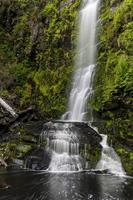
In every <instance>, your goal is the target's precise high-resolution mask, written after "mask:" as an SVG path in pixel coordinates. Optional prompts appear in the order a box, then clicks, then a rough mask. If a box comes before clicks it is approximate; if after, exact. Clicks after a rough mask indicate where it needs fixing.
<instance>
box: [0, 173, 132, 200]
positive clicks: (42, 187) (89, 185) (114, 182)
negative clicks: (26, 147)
mask: <svg viewBox="0 0 133 200" xmlns="http://www.w3.org/2000/svg"><path fill="white" fill-rule="evenodd" d="M132 188H133V178H132V177H117V176H112V175H107V174H96V173H92V172H75V173H72V172H71V173H49V172H46V171H39V172H36V171H12V172H3V173H1V174H0V200H88V199H91V200H132V199H133V191H132Z"/></svg>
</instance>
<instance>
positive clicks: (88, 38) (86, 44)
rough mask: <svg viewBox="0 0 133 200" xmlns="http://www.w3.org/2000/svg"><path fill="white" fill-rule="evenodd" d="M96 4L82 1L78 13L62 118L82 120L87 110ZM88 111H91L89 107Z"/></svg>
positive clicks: (90, 1) (92, 66) (92, 73)
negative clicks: (71, 72)
mask: <svg viewBox="0 0 133 200" xmlns="http://www.w3.org/2000/svg"><path fill="white" fill-rule="evenodd" d="M84 4H85V5H84ZM98 5H99V0H95V1H94V0H88V1H83V6H82V9H81V11H80V13H79V36H78V41H77V50H76V57H75V68H76V72H75V74H74V77H73V87H72V90H71V92H70V97H69V105H68V112H67V114H65V115H64V116H63V117H64V119H67V120H70V121H83V120H84V116H85V114H86V111H87V110H86V103H87V100H88V99H89V98H91V95H92V93H93V89H92V81H93V75H94V71H95V53H96V25H97V15H98ZM89 112H91V109H90V110H89ZM90 114H91V113H90ZM66 116H67V117H66Z"/></svg>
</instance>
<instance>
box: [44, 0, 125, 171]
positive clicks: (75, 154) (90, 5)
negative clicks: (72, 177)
mask: <svg viewBox="0 0 133 200" xmlns="http://www.w3.org/2000/svg"><path fill="white" fill-rule="evenodd" d="M98 4H99V0H86V1H83V6H82V9H81V11H80V13H79V37H78V42H77V53H76V60H75V65H76V72H75V74H74V80H73V88H72V90H71V92H70V98H69V107H68V112H67V113H66V114H65V115H64V116H63V119H65V120H66V119H67V120H69V121H79V122H81V121H83V120H84V115H85V114H86V102H87V100H88V99H89V98H91V95H92V93H93V89H92V81H93V75H94V71H95V53H96V25H97V14H98ZM89 112H90V113H89V114H90V119H91V120H92V116H91V108H90V109H89ZM62 128H63V129H62V130H58V131H57V132H56V133H55V134H54V138H53V139H52V140H49V143H48V144H49V145H48V147H49V148H50V149H52V159H51V163H50V165H49V170H50V171H75V170H78V171H79V170H82V169H83V166H82V163H83V162H82V158H81V157H80V155H79V142H78V140H77V139H76V136H75V133H73V132H72V131H70V130H71V129H70V127H69V124H67V123H66V124H65V125H63V127H62ZM102 138H103V140H102V143H101V145H102V147H103V151H102V156H101V160H100V161H99V163H98V164H97V169H99V168H100V169H101V170H104V169H108V170H109V171H110V172H111V173H117V174H118V171H119V173H121V174H124V172H123V169H122V165H121V162H120V159H119V157H118V156H117V154H116V153H115V151H114V150H113V148H111V147H109V146H108V145H107V136H105V135H102Z"/></svg>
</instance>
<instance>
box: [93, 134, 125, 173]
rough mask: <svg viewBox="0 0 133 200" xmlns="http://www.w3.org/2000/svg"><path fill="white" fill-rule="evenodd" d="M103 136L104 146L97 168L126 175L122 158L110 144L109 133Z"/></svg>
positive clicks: (102, 144)
mask: <svg viewBox="0 0 133 200" xmlns="http://www.w3.org/2000/svg"><path fill="white" fill-rule="evenodd" d="M101 136H102V142H101V146H102V148H103V150H102V155H101V159H100V161H99V162H98V164H97V166H96V169H100V170H108V171H109V172H110V173H112V174H116V175H125V172H124V169H123V167H122V164H121V160H120V158H119V157H118V155H117V154H116V152H115V151H114V149H113V148H112V147H109V146H108V143H107V135H103V134H101Z"/></svg>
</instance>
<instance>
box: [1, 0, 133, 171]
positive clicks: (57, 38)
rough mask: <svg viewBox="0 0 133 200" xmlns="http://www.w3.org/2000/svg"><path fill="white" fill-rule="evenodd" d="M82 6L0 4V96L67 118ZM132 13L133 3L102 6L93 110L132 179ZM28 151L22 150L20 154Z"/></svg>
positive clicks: (39, 1)
mask: <svg viewBox="0 0 133 200" xmlns="http://www.w3.org/2000/svg"><path fill="white" fill-rule="evenodd" d="M80 2H81V1H80V0H72V1H70V0H62V1H59V0H53V1H47V0H45V1H44V0H32V1H31V0H14V1H12V0H6V1H5V0H0V96H2V97H4V98H5V99H7V100H9V101H10V104H13V105H14V107H16V108H17V109H18V110H23V109H25V108H27V107H29V106H30V105H32V106H33V107H34V108H36V110H37V111H38V112H39V113H41V114H42V115H43V116H44V117H45V118H59V117H60V116H61V114H63V113H64V112H65V110H66V105H67V94H68V93H69V88H70V83H71V81H70V79H71V73H72V72H73V57H74V53H75V52H74V49H75V42H74V41H75V38H76V31H75V30H76V29H75V19H76V16H77V12H78V8H79V6H80ZM132 8H133V1H132V0H110V1H109V0H104V1H102V6H101V11H100V20H99V28H98V38H99V43H98V54H97V70H96V74H95V79H94V89H95V92H94V97H93V100H92V107H93V109H94V110H95V111H96V112H97V113H98V114H99V116H100V119H101V118H102V119H104V120H105V121H106V122H105V124H104V128H103V127H102V126H101V128H99V130H100V131H101V132H102V131H104V132H105V133H106V134H109V143H110V144H113V146H114V147H115V149H116V151H117V153H118V154H119V155H120V156H121V158H122V162H123V165H124V168H125V169H126V171H127V172H129V173H130V174H131V173H132V171H133V169H132V166H133V163H132V162H133V153H132V145H131V144H132V134H131V129H132V126H131V122H132V118H133V117H132V112H131V106H132V102H133V101H132V100H133V98H132V95H133V94H132V88H133V81H132V80H133V78H132V74H133V68H132V60H133V54H132V40H133V21H132V19H133V12H132ZM114 127H115V131H114ZM21 135H23V133H21ZM14 143H15V144H14ZM17 143H19V144H20V146H21V144H22V140H21V139H20V140H16V141H15V142H9V143H5V144H3V145H1V147H0V151H1V154H0V156H2V155H3V156H6V155H7V154H8V155H10V156H9V157H14V155H16V153H15V152H14V153H13V154H12V151H11V149H14V151H16V152H17V151H18V149H17V145H16V144H17ZM14 145H15V147H13V146H14ZM28 148H29V149H30V147H29V146H28V147H26V148H24V150H22V149H21V148H20V149H21V150H20V152H22V153H24V152H26V151H28V150H29V149H28ZM25 149H26V150H25ZM88 151H90V150H88ZM18 157H19V156H18ZM93 157H94V158H95V157H96V158H97V157H98V155H93ZM92 160H93V158H92Z"/></svg>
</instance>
